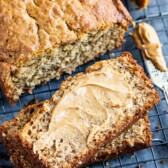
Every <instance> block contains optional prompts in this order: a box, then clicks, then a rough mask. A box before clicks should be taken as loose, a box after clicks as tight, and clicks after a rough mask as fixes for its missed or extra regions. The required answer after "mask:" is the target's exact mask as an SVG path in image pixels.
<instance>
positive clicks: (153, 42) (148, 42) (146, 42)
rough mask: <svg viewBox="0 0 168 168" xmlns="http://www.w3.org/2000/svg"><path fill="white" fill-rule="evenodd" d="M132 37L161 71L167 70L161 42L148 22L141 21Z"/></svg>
mask: <svg viewBox="0 0 168 168" xmlns="http://www.w3.org/2000/svg"><path fill="white" fill-rule="evenodd" d="M132 37H133V39H134V41H135V43H136V45H137V47H138V48H140V49H141V50H142V51H143V53H144V54H145V56H146V57H147V58H149V59H150V60H151V61H152V62H153V64H154V65H155V66H156V68H158V69H159V70H161V71H166V70H167V67H166V62H165V60H164V57H163V53H162V48H161V43H160V40H159V38H158V35H157V33H156V31H155V29H154V28H153V27H152V26H151V25H149V24H147V23H141V24H139V25H138V26H137V27H136V28H135V31H134V32H133V34H132Z"/></svg>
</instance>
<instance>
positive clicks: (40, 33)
mask: <svg viewBox="0 0 168 168" xmlns="http://www.w3.org/2000/svg"><path fill="white" fill-rule="evenodd" d="M0 9H1V10H0V39H1V40H0V85H1V88H2V90H3V91H4V93H5V95H6V97H7V99H8V100H9V102H10V103H14V102H16V101H17V100H18V98H19V95H21V94H22V93H23V92H29V93H31V90H32V88H34V86H35V85H40V84H42V83H45V82H47V81H49V80H50V79H52V78H59V77H60V75H61V74H62V73H64V72H67V73H71V72H72V71H73V70H74V69H75V68H76V67H77V66H78V65H81V64H83V63H85V62H87V61H89V60H91V59H93V58H94V57H96V56H98V55H100V54H103V53H105V52H106V51H107V50H111V49H113V48H117V47H120V46H121V43H122V42H123V36H124V33H125V32H126V31H127V29H128V24H129V22H130V21H131V17H130V15H129V13H128V12H127V10H126V9H125V7H124V6H123V4H122V2H121V1H120V0H92V1H90V0H68V1H67V0H55V1H50V0H23V1H18V0H8V1H6V0H1V1H0Z"/></svg>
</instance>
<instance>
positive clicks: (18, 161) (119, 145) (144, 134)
mask: <svg viewBox="0 0 168 168" xmlns="http://www.w3.org/2000/svg"><path fill="white" fill-rule="evenodd" d="M151 142H152V136H151V132H150V124H149V120H148V117H147V115H146V116H145V117H144V118H143V119H140V120H139V121H138V122H137V123H135V124H134V125H133V126H132V127H131V128H130V129H128V130H127V131H125V132H124V133H122V134H121V135H120V136H119V137H117V138H116V139H114V140H113V141H112V142H111V143H109V144H108V145H106V146H105V147H102V149H101V150H100V151H99V152H98V153H97V154H96V156H95V158H92V159H91V160H90V163H95V162H100V161H107V160H109V159H112V158H116V157H117V156H121V155H124V154H131V153H134V152H136V151H138V150H142V149H145V148H148V147H150V146H151ZM13 151H14V153H13V154H12V156H11V157H10V158H11V160H12V162H13V164H14V165H15V167H16V168H35V167H34V166H33V165H32V164H31V162H29V161H28V160H27V157H26V155H24V153H23V154H21V153H20V151H19V150H18V149H14V150H13ZM90 163H89V164H90ZM37 168H38V167H37Z"/></svg>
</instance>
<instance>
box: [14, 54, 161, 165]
mask: <svg viewBox="0 0 168 168" xmlns="http://www.w3.org/2000/svg"><path fill="white" fill-rule="evenodd" d="M118 59H119V60H120V61H121V62H122V61H123V59H124V60H127V61H129V63H130V64H131V65H132V66H133V69H134V70H135V71H138V73H140V74H141V78H142V79H143V80H144V81H145V82H146V85H147V87H148V88H149V89H150V90H151V92H152V94H153V96H154V98H153V99H154V100H153V99H152V101H151V102H147V103H146V104H145V105H144V107H143V108H141V109H139V110H138V111H137V113H136V115H135V116H134V118H133V120H132V122H131V121H130V123H129V125H128V120H127V121H125V122H124V124H123V125H122V126H121V127H123V128H124V129H123V128H119V129H121V130H122V131H124V130H125V129H127V128H128V127H130V126H131V125H132V124H134V123H135V122H136V121H137V120H138V119H139V118H140V117H142V116H144V115H145V114H146V113H147V112H148V111H149V110H150V109H151V108H152V107H153V106H154V105H155V104H156V103H157V102H158V101H159V96H158V93H157V92H156V91H155V90H154V89H153V86H152V85H151V84H152V83H151V80H149V79H148V78H147V77H146V75H145V74H144V71H143V69H142V67H140V66H139V65H137V63H136V61H134V60H133V58H132V56H131V55H130V54H129V53H126V52H125V53H123V54H121V56H120V57H119V58H118ZM107 62H108V61H101V62H98V63H95V64H94V65H92V66H91V67H89V68H88V69H87V71H86V72H90V71H96V70H99V69H100V68H101V67H102V66H103V65H104V64H107ZM72 79H73V78H71V77H70V78H68V79H67V80H66V81H65V82H63V84H62V85H61V88H60V89H61V90H62V89H63V86H65V83H66V82H69V81H71V80H72ZM118 135H119V134H115V135H114V133H112V132H109V134H108V136H107V137H105V138H104V140H103V144H102V145H105V144H107V143H108V142H109V141H111V137H113V138H114V137H116V136H118ZM12 137H13V138H12V139H13V141H15V145H16V144H17V143H18V142H21V141H22V142H23V143H21V144H20V143H18V144H17V145H16V146H17V147H19V146H20V145H23V146H22V147H21V148H22V149H24V151H27V155H28V156H27V157H29V159H28V160H31V161H32V156H33V159H34V163H37V158H38V155H36V156H35V155H34V154H33V153H31V152H32V151H31V148H32V147H31V145H30V144H29V143H27V142H26V141H25V140H23V139H22V138H21V137H20V136H19V133H17V134H15V135H12ZM94 154H95V149H90V150H89V153H88V154H86V155H84V156H83V157H82V158H78V160H76V161H75V162H73V163H72V166H74V165H75V166H76V165H78V166H80V163H81V162H82V163H83V164H84V163H87V161H88V160H89V159H90V158H91V157H92V156H93V155H94ZM79 161H81V162H80V163H78V162H79ZM37 164H38V163H37ZM40 164H43V165H45V163H44V162H43V161H41V162H40ZM44 167H45V166H44Z"/></svg>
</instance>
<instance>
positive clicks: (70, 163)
mask: <svg viewBox="0 0 168 168" xmlns="http://www.w3.org/2000/svg"><path fill="white" fill-rule="evenodd" d="M105 69H108V70H109V71H111V70H112V71H113V70H115V71H117V72H118V73H121V74H122V75H123V78H126V79H125V80H126V81H129V85H130V87H131V88H132V92H133V93H134V96H133V97H132V103H133V107H132V108H126V109H125V110H122V111H120V110H119V111H118V113H117V114H115V118H114V119H113V124H112V123H111V122H109V123H108V127H109V128H110V129H107V128H106V127H105V128H103V131H102V132H98V133H96V134H94V136H93V138H92V139H91V141H90V142H91V143H89V144H87V145H88V146H89V147H88V146H86V147H85V148H84V150H83V149H82V150H80V148H79V149H78V150H77V149H76V150H75V149H73V151H71V152H70V153H68V154H67V155H66V156H67V157H65V158H64V157H62V158H60V157H59V156H58V157H55V154H58V153H57V151H56V150H55V148H53V147H51V146H50V145H47V146H45V148H44V149H43V150H38V151H36V153H35V151H33V150H32V149H33V148H34V144H35V143H36V142H37V141H38V140H40V138H41V137H42V136H44V135H45V134H46V133H47V131H48V130H49V125H50V123H51V120H52V117H53V116H52V115H51V113H52V112H53V108H54V106H56V105H57V103H58V102H59V100H60V99H61V97H62V96H63V95H64V94H65V93H66V92H67V91H68V90H69V89H72V88H73V87H75V83H77V82H78V80H79V78H81V76H86V75H89V74H92V73H93V72H101V71H104V70H105ZM86 72H87V74H86V75H84V74H79V75H77V76H75V77H72V78H69V79H67V80H66V81H65V82H63V84H62V85H61V88H60V90H59V91H58V92H56V94H55V95H54V96H53V97H52V99H51V100H49V101H45V102H44V103H43V105H42V107H41V108H39V109H38V110H37V111H35V113H34V114H33V116H32V118H31V119H30V121H29V122H28V123H26V124H25V126H24V127H23V129H21V130H19V131H16V132H14V133H10V132H9V136H10V139H12V141H11V142H12V145H13V146H14V147H15V148H18V149H20V151H21V152H25V154H26V156H27V159H28V160H29V161H31V163H32V164H33V165H34V166H36V165H37V166H38V165H40V167H55V166H58V167H61V166H62V165H64V167H81V166H82V165H84V164H86V163H88V162H89V161H90V158H91V157H93V156H94V155H95V153H97V152H98V150H99V148H101V147H102V146H104V145H105V144H107V143H108V142H110V141H111V140H112V139H114V138H115V137H116V136H117V135H119V134H120V133H121V132H123V131H124V129H126V128H127V127H128V126H130V125H132V124H133V123H135V122H136V121H137V120H138V118H140V117H142V116H143V115H144V114H146V113H147V111H148V110H150V109H151V108H152V107H153V106H154V105H155V104H156V103H157V102H158V101H159V97H158V94H157V93H156V91H155V90H154V89H153V87H152V85H151V81H150V80H149V79H148V78H147V77H146V76H145V74H144V72H143V70H142V68H141V67H140V66H138V65H137V64H136V62H135V61H134V60H133V59H132V57H131V55H130V54H129V53H123V54H122V56H121V57H119V58H117V59H113V60H108V61H102V62H99V63H96V64H95V65H93V66H91V67H89V68H88V69H87V71H86ZM111 109H113V108H110V110H111ZM119 118H120V119H119ZM96 124H97V125H98V123H96ZM99 126H100V125H99ZM90 129H93V128H92V127H91V128H90ZM97 135H98V136H97ZM43 138H44V137H43ZM75 143H78V141H77V142H75ZM66 144H67V143H66ZM67 147H72V146H68V145H67ZM47 152H48V153H47ZM63 153H64V154H65V151H64V152H63ZM63 153H61V154H63ZM53 154H54V157H53ZM39 155H40V157H41V156H42V157H43V158H39ZM45 155H46V156H45Z"/></svg>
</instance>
